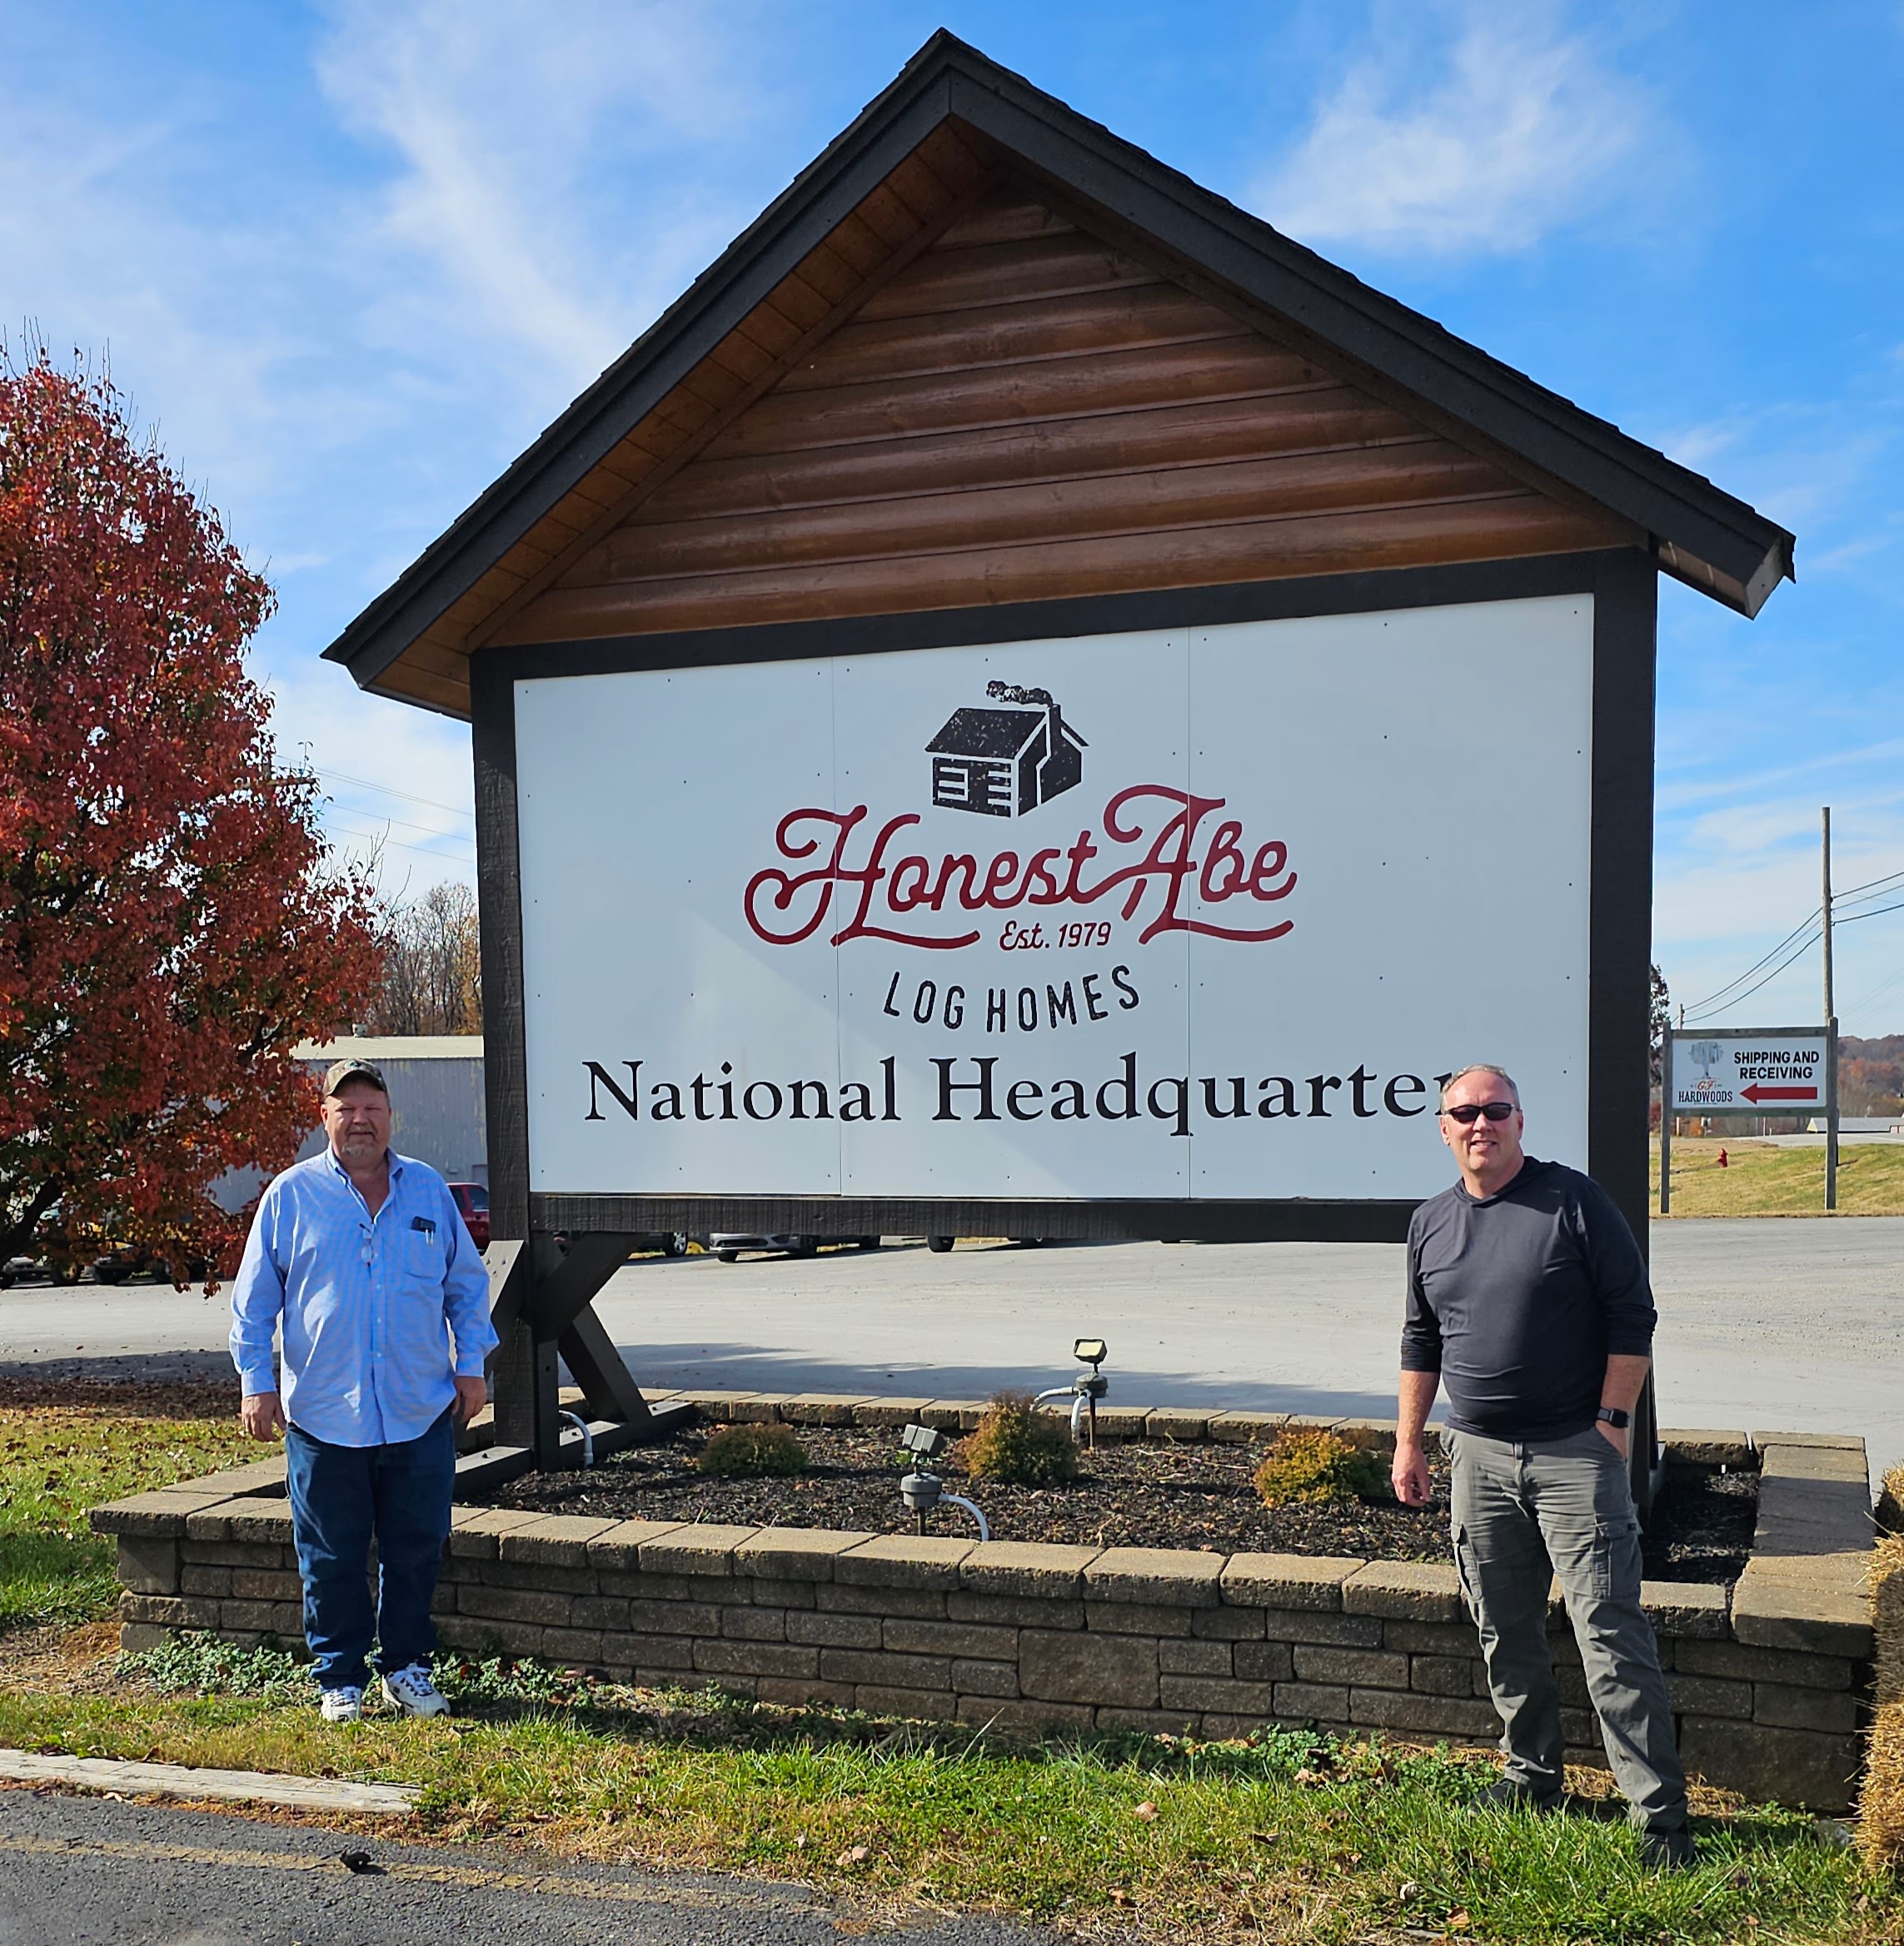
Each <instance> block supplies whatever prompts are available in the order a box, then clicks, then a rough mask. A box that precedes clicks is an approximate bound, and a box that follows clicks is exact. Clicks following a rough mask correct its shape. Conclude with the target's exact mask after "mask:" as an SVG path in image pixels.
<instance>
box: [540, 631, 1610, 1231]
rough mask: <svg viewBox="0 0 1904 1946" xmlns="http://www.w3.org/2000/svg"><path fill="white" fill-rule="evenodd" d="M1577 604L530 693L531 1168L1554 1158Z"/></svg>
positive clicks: (1575, 974) (1581, 1015) (1042, 1181)
mask: <svg viewBox="0 0 1904 1946" xmlns="http://www.w3.org/2000/svg"><path fill="white" fill-rule="evenodd" d="M1591 697H1592V598H1591V597H1590V596H1587V595H1567V596H1561V597H1552V598H1544V599H1539V600H1518V601H1499V602H1489V603H1481V604H1474V605H1464V606H1449V607H1435V608H1426V609H1417V610H1397V611H1390V612H1388V613H1385V614H1376V615H1347V616H1328V617H1318V618H1313V619H1303V620H1277V621H1266V622H1252V623H1239V624H1235V625H1228V626H1222V627H1214V628H1208V629H1194V630H1190V629H1186V630H1164V631H1154V632H1144V633H1135V634H1120V635H1099V636H1091V637H1082V638H1072V639H1066V640H1048V641H1028V642H1021V643H1015V644H1009V645H1000V646H989V647H985V648H951V649H917V650H907V651H904V652H900V653H893V654H871V655H855V656H852V657H850V658H849V657H831V658H824V659H814V660H806V661H781V662H765V663H760V662H755V663H746V664H719V665H715V666H710V667H700V668H685V669H652V670H640V671H634V672H630V673H623V674H602V675H579V676H560V677H550V678H542V679H526V680H523V681H521V682H519V683H518V684H516V764H517V769H516V775H517V788H518V819H519V827H520V844H521V884H522V902H523V912H522V919H523V969H524V978H525V987H526V1008H525V1020H526V1055H527V1062H528V1092H529V1102H530V1164H531V1187H533V1188H535V1189H537V1190H544V1191H555V1192H575V1193H590V1192H596V1193H610V1194H612V1193H629V1194H641V1193H647V1194H667V1193H670V1192H689V1193H708V1194H727V1195H746V1194H760V1195H848V1196H875V1197H877V1196H900V1197H919V1196H924V1197H986V1198H1051V1197H1173V1196H1180V1197H1197V1198H1234V1199H1259V1198H1288V1197H1336V1198H1352V1199H1353V1198H1382V1197H1418V1196H1422V1195H1425V1194H1428V1193H1432V1192H1433V1191H1434V1190H1436V1189H1437V1188H1439V1187H1442V1186H1443V1182H1444V1181H1445V1179H1446V1177H1447V1175H1448V1161H1447V1158H1446V1157H1445V1156H1444V1155H1443V1154H1442V1153H1441V1152H1440V1145H1439V1143H1438V1142H1437V1140H1436V1138H1435V1134H1434V1130H1433V1097H1434V1089H1435V1078H1436V1077H1437V1076H1438V1075H1439V1074H1442V1073H1446V1072H1447V1071H1448V1069H1449V1068H1452V1067H1454V1066H1457V1065H1459V1064H1461V1063H1465V1062H1467V1061H1470V1060H1475V1059H1487V1060H1498V1061H1500V1062H1502V1063H1504V1064H1505V1065H1507V1066H1508V1067H1509V1068H1512V1069H1513V1072H1514V1073H1516V1075H1517V1077H1518V1078H1520V1080H1521V1082H1522V1084H1523V1089H1525V1090H1526V1091H1527V1092H1528V1095H1529V1099H1530V1103H1531V1104H1533V1105H1535V1106H1536V1107H1537V1111H1538V1137H1539V1147H1540V1151H1541V1152H1543V1153H1545V1154H1550V1155H1554V1156H1558V1157H1560V1158H1561V1159H1563V1160H1565V1161H1568V1162H1574V1163H1577V1164H1579V1165H1581V1166H1584V1164H1585V1161H1586V1148H1587V1004H1588V993H1587V974H1586V968H1587V963H1588V951H1587V913H1588V902H1587V875H1588V860H1589V834H1590V794H1591V789H1590V787H1591V750H1590V748H1589V726H1590V721H1591Z"/></svg>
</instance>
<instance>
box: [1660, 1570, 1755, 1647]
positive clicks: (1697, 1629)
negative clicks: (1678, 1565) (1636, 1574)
mask: <svg viewBox="0 0 1904 1946" xmlns="http://www.w3.org/2000/svg"><path fill="white" fill-rule="evenodd" d="M1640 1605H1641V1606H1642V1608H1644V1609H1645V1610H1646V1612H1647V1618H1648V1619H1649V1620H1651V1622H1652V1625H1653V1627H1654V1628H1655V1629H1657V1630H1658V1631H1659V1632H1660V1634H1661V1635H1692V1636H1695V1637H1697V1638H1698V1639H1699V1640H1703V1641H1712V1642H1722V1641H1724V1640H1726V1639H1727V1636H1728V1635H1730V1634H1731V1633H1732V1628H1731V1625H1730V1623H1729V1622H1728V1621H1727V1600H1726V1590H1724V1589H1723V1588H1722V1587H1719V1586H1717V1585H1714V1584H1713V1583H1712V1582H1709V1581H1642V1582H1641V1583H1640Z"/></svg>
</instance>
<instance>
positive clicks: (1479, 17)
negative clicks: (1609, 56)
mask: <svg viewBox="0 0 1904 1946" xmlns="http://www.w3.org/2000/svg"><path fill="white" fill-rule="evenodd" d="M1449 17H1450V16H1449V14H1448V12H1447V11H1446V10H1444V9H1440V8H1436V9H1433V10H1428V9H1422V8H1418V7H1407V8H1404V7H1400V6H1398V5H1394V4H1390V5H1388V6H1387V7H1383V8H1382V9H1381V10H1379V11H1378V15H1377V17H1376V22H1375V27H1374V32H1373V41H1374V42H1375V43H1376V44H1375V45H1374V46H1373V47H1372V48H1371V49H1370V51H1369V52H1367V53H1365V54H1363V56H1362V57H1360V58H1359V59H1358V60H1357V61H1356V62H1354V63H1353V66H1352V67H1350V68H1349V69H1348V72H1347V73H1346V74H1345V75H1344V76H1343V78H1342V81H1341V82H1340V84H1339V85H1338V87H1337V88H1336V90H1335V92H1334V93H1333V94H1332V95H1330V96H1329V97H1328V98H1327V99H1325V100H1324V101H1323V102H1322V104H1321V106H1320V107H1318V110H1317V112H1316V115H1315V119H1314V121H1313V123H1312V124H1311V126H1310V127H1309V129H1308V132H1307V133H1306V134H1305V135H1303V137H1302V138H1301V140H1300V141H1299V142H1298V143H1297V145H1296V147H1295V148H1294V149H1293V151H1292V152H1290V153H1289V154H1288V156H1286V157H1284V158H1283V161H1282V162H1280V163H1279V164H1278V167H1276V168H1275V169H1274V170H1273V171H1272V172H1270V173H1269V175H1268V176H1267V177H1264V179H1263V181H1262V182H1260V183H1259V186H1258V188H1257V191H1256V194H1255V196H1254V205H1255V207H1256V208H1257V209H1258V210H1259V211H1260V212H1262V214H1263V215H1264V216H1266V217H1268V219H1269V221H1271V222H1272V223H1273V224H1274V225H1275V226H1277V227H1278V229H1280V230H1283V231H1287V232H1288V234H1289V235H1290V236H1293V237H1295V238H1297V239H1298V241H1303V242H1306V243H1314V244H1319V245H1340V244H1343V243H1353V244H1359V245H1362V246H1366V247H1368V248H1371V249H1375V250H1379V251H1389V252H1393V253H1396V254H1403V255H1417V256H1455V255H1462V254H1468V253H1475V252H1486V251H1503V252H1504V251H1518V250H1523V249H1525V248H1527V247H1528V246H1529V245H1530V244H1533V243H1534V242H1536V241H1538V240H1539V238H1540V237H1541V236H1543V235H1545V234H1546V233H1547V231H1549V230H1551V229H1553V228H1554V227H1555V226H1558V225H1559V224H1562V223H1564V222H1567V221H1571V220H1573V219H1574V218H1576V217H1578V216H1581V215H1583V214H1584V213H1585V212H1587V211H1589V210H1590V209H1592V207H1595V206H1596V205H1597V204H1598V203H1599V202H1602V200H1603V199H1604V198H1605V197H1607V196H1608V195H1609V194H1611V193H1612V192H1614V191H1615V190H1616V189H1617V188H1618V187H1621V186H1622V182H1624V181H1625V179H1626V178H1627V177H1628V176H1629V175H1630V174H1631V173H1632V164H1633V163H1634V162H1635V161H1636V159H1637V157H1638V156H1639V154H1640V152H1641V149H1642V145H1643V144H1644V142H1646V140H1647V137H1648V135H1649V133H1650V132H1651V128H1652V107H1651V104H1650V102H1649V101H1648V100H1647V97H1646V96H1645V94H1644V92H1642V89H1641V88H1640V87H1639V86H1638V85H1637V83H1635V82H1633V81H1632V80H1631V79H1630V78H1628V77H1626V76H1623V75H1621V74H1619V73H1617V72H1615V71H1614V70H1613V69H1612V67H1609V66H1608V65H1607V62H1605V61H1604V59H1603V58H1602V55H1601V53H1600V52H1599V50H1598V49H1597V47H1596V46H1595V45H1594V44H1593V42H1592V40H1590V39H1589V38H1588V37H1587V36H1586V35H1584V34H1568V33H1565V32H1563V31H1561V27H1560V25H1559V21H1558V16H1557V13H1556V12H1555V9H1554V8H1553V7H1551V6H1548V5H1542V4H1538V3H1531V0H1530V3H1529V4H1527V5H1524V6H1510V5H1505V4H1498V3H1490V0H1470V3H1469V4H1468V5H1467V6H1466V7H1464V8H1463V9H1462V10H1461V11H1460V12H1458V13H1457V14H1455V15H1453V19H1454V21H1455V22H1456V25H1455V29H1454V37H1453V45H1452V46H1451V47H1447V48H1446V49H1445V51H1438V50H1433V49H1432V48H1431V47H1430V46H1429V45H1428V43H1429V42H1431V41H1432V39H1433V37H1434V35H1435V33H1436V32H1437V30H1438V29H1441V28H1442V27H1443V23H1444V22H1447V21H1448V18H1449ZM1437 53H1439V58H1437Z"/></svg>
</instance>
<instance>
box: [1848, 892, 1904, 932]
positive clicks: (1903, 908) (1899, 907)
mask: <svg viewBox="0 0 1904 1946" xmlns="http://www.w3.org/2000/svg"><path fill="white" fill-rule="evenodd" d="M1887 912H1904V898H1901V899H1899V900H1898V902H1897V904H1895V905H1880V906H1874V907H1873V908H1872V910H1871V911H1869V912H1854V913H1852V916H1851V917H1850V918H1848V919H1841V918H1838V916H1837V913H1833V914H1832V924H1833V925H1835V926H1855V925H1856V924H1857V923H1858V921H1859V920H1860V919H1875V918H1877V917H1878V916H1879V915H1880V914H1881V913H1887Z"/></svg>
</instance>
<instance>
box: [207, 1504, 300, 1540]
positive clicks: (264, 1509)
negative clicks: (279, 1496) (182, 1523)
mask: <svg viewBox="0 0 1904 1946" xmlns="http://www.w3.org/2000/svg"><path fill="white" fill-rule="evenodd" d="M224 1514H225V1532H224V1535H222V1538H223V1539H225V1540H238V1541H247V1540H248V1541H272V1540H276V1541H286V1540H290V1539H291V1537H292V1535H291V1508H290V1506H289V1504H288V1503H287V1501H282V1500H280V1501H268V1500H267V1501H246V1500H241V1501H232V1503H231V1504H230V1505H229V1506H227V1507H226V1508H225V1509H224ZM189 1531H190V1522H189V1519H188V1520H187V1532H188V1533H189Z"/></svg>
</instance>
